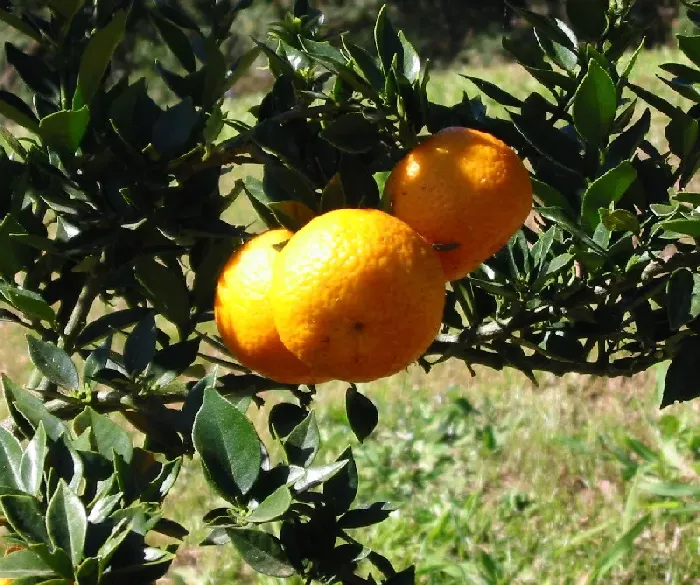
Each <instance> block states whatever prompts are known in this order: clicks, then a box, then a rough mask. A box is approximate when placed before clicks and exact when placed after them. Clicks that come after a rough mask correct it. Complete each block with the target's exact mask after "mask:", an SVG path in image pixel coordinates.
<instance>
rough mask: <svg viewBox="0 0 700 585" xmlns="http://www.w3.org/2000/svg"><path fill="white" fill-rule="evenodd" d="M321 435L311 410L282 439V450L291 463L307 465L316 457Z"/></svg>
mask: <svg viewBox="0 0 700 585" xmlns="http://www.w3.org/2000/svg"><path fill="white" fill-rule="evenodd" d="M320 444H321V435H320V433H319V431H318V425H317V424H316V416H315V415H314V413H313V411H311V412H309V414H308V415H307V416H306V418H305V419H304V420H303V421H301V423H299V424H298V425H297V426H296V427H295V428H294V430H293V431H292V432H291V433H290V434H289V436H288V437H287V438H286V439H285V441H284V450H285V451H286V453H287V458H288V460H289V462H290V463H291V464H293V465H300V466H302V467H307V466H308V465H310V464H311V463H312V462H313V460H314V459H315V458H316V453H318V449H319V447H320Z"/></svg>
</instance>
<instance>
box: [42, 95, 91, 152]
mask: <svg viewBox="0 0 700 585" xmlns="http://www.w3.org/2000/svg"><path fill="white" fill-rule="evenodd" d="M89 122H90V109H89V108H88V107H87V106H83V107H82V108H80V109H77V110H61V111H60V112H54V113H53V114H49V115H48V116H46V117H45V118H42V120H41V122H39V134H40V136H41V138H42V140H43V141H44V142H45V143H46V144H48V145H50V146H53V147H54V148H61V149H65V150H67V151H69V152H75V151H76V150H78V148H79V147H80V143H81V141H82V140H83V137H84V136H85V131H86V130H87V127H88V123H89Z"/></svg>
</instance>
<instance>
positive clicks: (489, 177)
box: [386, 127, 532, 280]
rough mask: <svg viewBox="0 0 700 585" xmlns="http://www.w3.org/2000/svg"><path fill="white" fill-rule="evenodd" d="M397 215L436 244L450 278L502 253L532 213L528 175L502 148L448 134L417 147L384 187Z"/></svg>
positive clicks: (483, 138) (491, 141)
mask: <svg viewBox="0 0 700 585" xmlns="http://www.w3.org/2000/svg"><path fill="white" fill-rule="evenodd" d="M386 190H387V193H386V194H387V195H388V196H389V197H390V199H391V201H392V212H393V214H394V215H395V216H396V217H398V218H399V219H402V220H403V221H405V222H406V223H407V224H408V225H410V226H411V227H412V228H413V229H414V230H416V231H417V232H418V233H419V234H420V235H422V236H423V237H424V238H425V239H426V240H428V241H429V242H430V243H432V244H439V246H437V248H436V249H437V250H438V256H439V257H440V261H441V262H442V266H443V269H444V271H445V277H446V279H447V280H457V279H459V278H463V277H464V276H466V275H467V274H468V273H469V272H471V271H472V270H474V269H475V268H477V267H478V266H479V265H480V264H481V263H482V262H484V261H485V260H486V259H487V258H489V257H490V256H492V255H493V254H494V253H496V252H497V251H498V250H500V249H501V248H502V247H503V246H504V245H505V244H506V243H507V242H508V240H509V239H510V238H511V237H512V236H513V234H515V232H517V231H518V229H519V228H520V227H521V226H522V225H523V223H524V221H525V219H526V218H527V216H528V214H529V213H530V209H531V208H532V184H531V182H530V175H529V174H528V171H527V169H526V168H525V166H524V165H523V163H522V161H521V160H520V159H519V158H518V156H517V155H516V154H515V152H514V151H513V150H512V149H511V148H510V147H509V146H508V145H507V144H505V143H504V142H502V141H501V140H499V139H498V138H496V137H495V136H492V135H490V134H486V133H484V132H480V131H478V130H472V129H470V128H458V127H453V128H446V129H444V130H441V131H440V132H438V133H437V134H434V135H433V136H431V137H430V138H428V139H427V140H425V141H424V142H422V143H421V144H420V145H419V146H417V147H415V148H413V149H412V150H411V151H410V152H409V153H408V154H407V155H406V156H405V157H404V158H403V159H401V161H399V163H398V164H397V165H396V166H395V167H394V169H393V170H392V172H391V175H390V176H389V179H388V180H387V183H386Z"/></svg>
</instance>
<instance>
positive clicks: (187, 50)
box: [149, 10, 197, 73]
mask: <svg viewBox="0 0 700 585" xmlns="http://www.w3.org/2000/svg"><path fill="white" fill-rule="evenodd" d="M149 15H150V16H151V18H152V19H153V22H154V23H155V25H156V28H157V29H158V33H159V34H160V37H161V38H162V39H163V41H164V42H165V44H166V45H168V48H169V49H170V50H171V51H172V52H173V54H174V55H175V57H177V60H178V61H179V62H180V64H181V65H182V66H183V67H184V68H185V69H187V71H189V72H190V73H192V72H193V71H194V70H195V69H196V68H197V62H196V61H195V58H194V53H193V51H192V47H191V46H190V41H189V39H188V38H187V35H186V34H185V33H184V32H183V31H182V29H181V28H179V27H178V26H175V25H174V24H173V23H172V22H170V21H169V20H168V19H167V18H163V16H161V15H160V14H159V13H158V12H157V11H156V10H153V11H151V12H150V13H149Z"/></svg>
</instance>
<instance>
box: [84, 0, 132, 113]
mask: <svg viewBox="0 0 700 585" xmlns="http://www.w3.org/2000/svg"><path fill="white" fill-rule="evenodd" d="M127 16H128V11H127V10H120V11H119V12H117V13H116V15H115V16H114V18H113V19H112V20H111V21H110V22H109V24H108V25H107V26H105V27H104V28H102V29H100V30H98V31H97V32H96V33H94V34H93V35H92V38H91V39H90V42H89V43H88V45H87V47H86V48H85V52H84V53H83V56H82V59H81V61H80V70H79V72H78V85H77V87H76V89H75V94H74V95H73V110H80V109H81V108H82V107H83V106H86V105H87V106H89V105H90V103H91V102H92V98H93V97H95V94H96V93H97V90H98V89H99V87H100V84H101V83H102V78H103V77H104V74H105V72H106V71H107V66H108V65H109V62H110V61H111V60H112V55H113V54H114V50H115V49H116V48H117V46H118V45H119V43H121V41H122V39H123V38H124V31H125V30H126V18H127Z"/></svg>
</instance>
